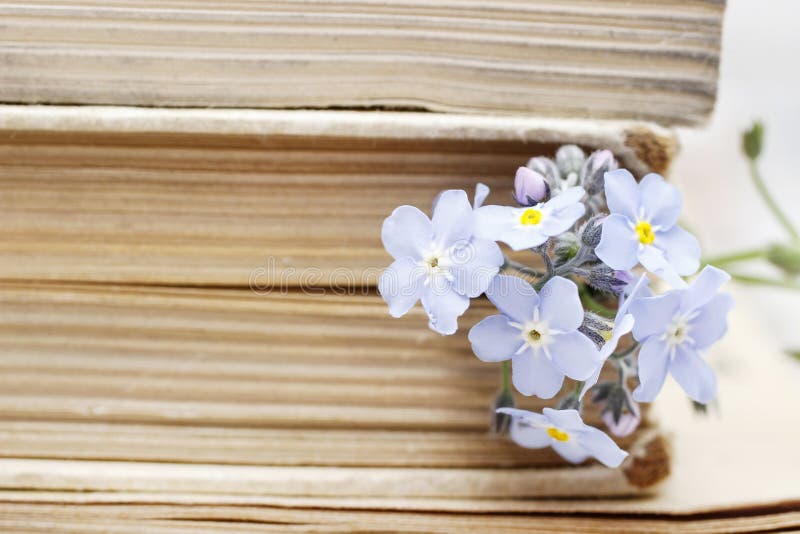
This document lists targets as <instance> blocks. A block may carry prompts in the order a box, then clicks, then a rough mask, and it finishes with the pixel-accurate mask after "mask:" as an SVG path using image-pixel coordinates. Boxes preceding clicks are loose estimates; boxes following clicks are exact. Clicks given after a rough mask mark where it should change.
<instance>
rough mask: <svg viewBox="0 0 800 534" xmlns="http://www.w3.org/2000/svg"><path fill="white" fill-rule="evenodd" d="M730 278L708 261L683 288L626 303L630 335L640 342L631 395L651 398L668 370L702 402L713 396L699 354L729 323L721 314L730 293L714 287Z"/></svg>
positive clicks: (709, 372)
mask: <svg viewBox="0 0 800 534" xmlns="http://www.w3.org/2000/svg"><path fill="white" fill-rule="evenodd" d="M729 279H730V275H728V274H727V273H726V272H724V271H722V270H720V269H717V268H716V267H711V266H708V267H706V268H705V269H703V271H702V272H701V273H700V274H699V275H698V277H697V278H696V279H695V280H694V282H692V284H691V285H690V286H689V287H688V288H686V289H678V290H673V291H670V292H668V293H665V294H663V295H660V296H657V297H650V298H643V299H636V300H634V301H633V302H632V303H631V307H630V310H631V313H632V314H633V316H634V318H635V323H634V325H633V337H634V338H636V340H637V341H639V342H641V343H642V348H641V349H640V351H639V365H638V367H639V382H640V384H639V387H637V388H636V390H635V391H634V392H633V398H634V399H635V400H637V401H639V402H651V401H652V400H653V399H655V397H656V395H658V392H659V391H661V387H662V386H663V385H664V380H665V378H666V376H667V372H669V373H670V374H672V376H673V377H674V378H675V380H676V381H677V382H678V384H680V386H681V387H682V388H683V390H684V391H685V392H686V394H687V395H689V397H691V398H692V399H694V400H695V401H697V402H701V403H703V404H705V403H708V402H710V401H711V400H713V399H714V397H715V396H716V394H717V381H716V378H715V377H714V373H713V371H712V370H711V368H710V367H709V366H708V364H707V363H706V362H705V360H703V357H702V354H701V353H702V351H704V350H705V349H707V348H708V347H710V346H711V345H712V344H713V343H715V342H716V341H717V340H719V339H720V338H721V337H722V336H723V335H724V334H725V331H726V330H727V328H728V323H727V317H726V316H727V314H728V312H729V311H730V310H731V309H732V308H733V298H732V297H731V296H730V295H728V294H726V293H721V294H718V293H717V291H718V290H719V288H720V286H722V284H724V283H725V282H727V281H728V280H729Z"/></svg>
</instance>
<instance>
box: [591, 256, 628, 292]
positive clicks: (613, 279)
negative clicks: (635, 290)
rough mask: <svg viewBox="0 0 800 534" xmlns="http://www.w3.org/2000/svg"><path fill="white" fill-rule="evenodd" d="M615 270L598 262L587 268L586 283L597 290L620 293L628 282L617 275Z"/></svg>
mask: <svg viewBox="0 0 800 534" xmlns="http://www.w3.org/2000/svg"><path fill="white" fill-rule="evenodd" d="M617 272H618V271H615V270H614V269H612V268H611V267H608V266H607V265H604V264H602V263H600V264H598V265H596V266H594V267H592V268H591V269H589V274H588V276H587V277H586V283H587V284H588V285H589V286H590V287H592V288H594V289H596V290H598V291H605V292H606V293H615V294H620V293H622V292H623V291H624V290H625V288H626V287H627V286H628V282H627V281H626V280H624V279H621V278H620V277H619V276H617Z"/></svg>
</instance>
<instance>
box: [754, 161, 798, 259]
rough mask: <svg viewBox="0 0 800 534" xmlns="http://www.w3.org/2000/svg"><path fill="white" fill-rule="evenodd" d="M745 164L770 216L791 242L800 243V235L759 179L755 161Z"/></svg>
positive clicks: (759, 174)
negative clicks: (772, 216)
mask: <svg viewBox="0 0 800 534" xmlns="http://www.w3.org/2000/svg"><path fill="white" fill-rule="evenodd" d="M747 162H748V164H749V167H750V178H752V180H753V184H754V185H755V186H756V189H757V190H758V192H759V194H760V195H761V198H762V199H764V202H766V204H767V206H768V207H769V209H770V210H771V211H772V214H773V215H775V218H776V219H778V222H780V223H781V225H782V226H783V227H784V229H785V230H786V232H788V234H789V235H790V236H791V237H792V241H794V242H795V243H797V242H798V241H800V235H798V233H797V230H795V229H794V226H792V223H791V221H789V218H788V217H786V214H785V213H783V211H781V208H780V207H779V206H778V204H777V203H776V202H775V199H774V198H772V195H770V193H769V190H768V189H767V186H766V184H764V180H763V179H762V178H761V173H760V172H758V166H757V165H756V160H754V159H752V158H748V159H747Z"/></svg>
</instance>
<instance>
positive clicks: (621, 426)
mask: <svg viewBox="0 0 800 534" xmlns="http://www.w3.org/2000/svg"><path fill="white" fill-rule="evenodd" d="M624 400H625V402H624V404H625V411H623V412H622V413H618V414H617V415H618V417H617V419H616V421H615V420H614V415H615V414H614V411H613V410H606V411H605V412H603V415H602V418H603V422H604V423H605V424H606V428H608V431H609V432H611V433H612V434H614V435H615V436H617V437H618V438H624V437H625V436H630V435H631V434H632V433H633V431H634V430H636V429H637V428H638V427H639V424H640V423H641V422H642V413H641V411H639V406H638V405H637V404H636V403H635V402H633V399H631V398H630V394H629V393H628V392H627V391H625V399H624Z"/></svg>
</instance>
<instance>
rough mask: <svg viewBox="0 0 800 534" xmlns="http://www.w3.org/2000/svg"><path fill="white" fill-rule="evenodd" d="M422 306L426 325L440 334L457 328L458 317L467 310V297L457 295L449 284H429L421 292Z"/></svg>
mask: <svg viewBox="0 0 800 534" xmlns="http://www.w3.org/2000/svg"><path fill="white" fill-rule="evenodd" d="M422 307H423V308H425V311H426V312H427V313H428V318H429V319H430V321H429V322H428V326H429V327H430V328H431V330H433V331H434V332H438V333H440V334H442V335H450V334H454V333H455V331H456V330H458V318H459V317H460V316H461V315H463V314H464V312H465V311H467V308H468V307H469V297H467V296H464V295H459V294H458V293H456V292H455V290H454V289H453V288H452V287H450V286H437V285H435V284H432V285H429V286H427V287H426V288H425V290H424V291H423V292H422Z"/></svg>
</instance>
